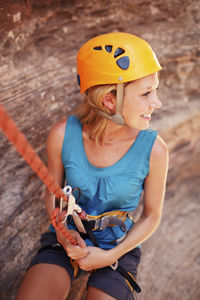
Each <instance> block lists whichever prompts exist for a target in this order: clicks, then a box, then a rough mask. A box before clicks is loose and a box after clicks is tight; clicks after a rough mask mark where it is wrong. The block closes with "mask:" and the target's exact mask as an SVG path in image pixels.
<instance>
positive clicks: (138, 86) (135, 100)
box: [123, 73, 161, 130]
mask: <svg viewBox="0 0 200 300" xmlns="http://www.w3.org/2000/svg"><path fill="white" fill-rule="evenodd" d="M158 85H159V80H158V74H157V73H154V74H152V75H149V76H146V77H143V78H141V79H137V80H134V81H133V82H131V83H129V84H128V85H127V86H126V87H125V89H124V91H125V92H124V105H123V117H124V119H125V122H126V124H127V125H128V126H130V127H133V128H136V129H140V130H144V129H147V128H148V127H149V122H150V120H151V115H152V113H153V112H154V110H155V109H156V108H160V107H161V102H160V100H159V98H158V96H157V93H156V90H157V88H158Z"/></svg>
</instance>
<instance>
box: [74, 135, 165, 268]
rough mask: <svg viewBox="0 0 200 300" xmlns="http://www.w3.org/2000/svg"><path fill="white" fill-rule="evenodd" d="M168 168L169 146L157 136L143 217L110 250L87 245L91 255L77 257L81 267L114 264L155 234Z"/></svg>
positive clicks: (159, 217)
mask: <svg viewBox="0 0 200 300" xmlns="http://www.w3.org/2000/svg"><path fill="white" fill-rule="evenodd" d="M167 171H168V148H167V146H166V144H165V142H164V141H163V140H162V139H161V138H160V137H159V136H158V137H157V139H156V141H155V143H154V146H153V148H152V152H151V157H150V165H149V174H148V176H147V177H146V179H145V182H144V206H143V212H142V215H141V217H140V218H139V219H138V221H137V222H136V223H135V224H134V226H133V227H132V229H131V230H130V232H129V233H128V235H127V237H126V238H125V239H124V240H123V241H122V242H121V243H120V244H118V245H117V246H116V247H114V248H112V249H111V250H102V249H99V248H96V247H88V250H89V253H88V256H87V257H86V258H83V259H80V260H78V263H79V265H80V267H81V268H82V269H84V270H90V269H92V268H94V267H95V268H98V267H104V266H106V265H111V264H113V263H114V262H115V261H116V260H117V259H119V258H120V257H121V256H123V255H124V254H126V253H127V252H129V251H131V250H132V249H134V248H135V247H137V246H138V245H140V244H141V243H142V242H144V241H145V240H147V239H148V238H149V237H150V236H151V235H152V234H153V232H154V231H155V230H156V228H157V227H158V225H159V223H160V220H161V215H162V208H163V201H164V196H165V187H166V179H167ZM96 257H98V260H97V259H96Z"/></svg>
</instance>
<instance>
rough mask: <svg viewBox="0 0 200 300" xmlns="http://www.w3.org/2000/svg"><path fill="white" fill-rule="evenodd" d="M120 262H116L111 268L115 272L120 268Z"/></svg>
mask: <svg viewBox="0 0 200 300" xmlns="http://www.w3.org/2000/svg"><path fill="white" fill-rule="evenodd" d="M118 265H119V263H118V260H116V262H114V264H112V265H110V267H111V268H112V269H113V270H114V271H115V270H116V269H117V268H118Z"/></svg>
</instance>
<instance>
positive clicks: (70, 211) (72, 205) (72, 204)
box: [60, 185, 86, 233]
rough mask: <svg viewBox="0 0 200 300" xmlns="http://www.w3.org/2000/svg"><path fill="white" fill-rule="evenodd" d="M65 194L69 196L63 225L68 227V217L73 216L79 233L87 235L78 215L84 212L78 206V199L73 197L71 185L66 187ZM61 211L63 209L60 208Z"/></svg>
mask: <svg viewBox="0 0 200 300" xmlns="http://www.w3.org/2000/svg"><path fill="white" fill-rule="evenodd" d="M63 192H64V194H65V195H66V196H68V207H67V213H66V215H65V218H64V220H63V224H66V226H67V218H68V216H72V217H73V220H74V223H75V225H76V227H77V229H78V231H79V232H82V233H86V231H85V228H84V226H83V223H82V221H81V219H80V217H79V215H78V213H81V212H82V208H81V207H80V206H79V205H78V204H76V199H75V197H74V196H73V195H72V188H71V186H69V185H67V186H65V187H64V189H63ZM60 204H61V205H62V202H60ZM60 209H61V210H62V207H60Z"/></svg>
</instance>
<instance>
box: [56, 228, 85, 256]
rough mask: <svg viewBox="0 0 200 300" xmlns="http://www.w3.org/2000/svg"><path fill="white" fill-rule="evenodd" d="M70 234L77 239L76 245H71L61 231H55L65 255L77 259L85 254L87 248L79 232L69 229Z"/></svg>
mask: <svg viewBox="0 0 200 300" xmlns="http://www.w3.org/2000/svg"><path fill="white" fill-rule="evenodd" d="M69 231H70V234H71V235H72V236H73V237H74V238H75V239H76V240H77V242H78V245H72V244H71V243H70V241H69V240H68V239H66V238H65V237H64V235H63V234H62V233H60V232H59V231H56V235H57V240H58V242H59V243H60V244H61V245H62V246H63V248H64V249H65V251H66V252H67V255H68V256H69V257H71V258H72V259H79V258H83V257H85V256H87V254H88V249H87V246H86V243H85V241H84V240H83V239H82V238H81V236H80V234H79V233H78V232H77V231H75V230H69Z"/></svg>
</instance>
